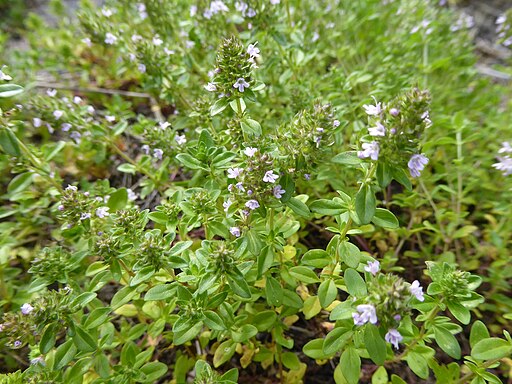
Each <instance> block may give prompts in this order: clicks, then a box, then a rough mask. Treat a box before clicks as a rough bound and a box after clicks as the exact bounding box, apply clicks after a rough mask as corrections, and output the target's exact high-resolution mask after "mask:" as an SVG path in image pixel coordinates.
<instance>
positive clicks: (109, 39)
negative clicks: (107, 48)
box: [105, 32, 117, 45]
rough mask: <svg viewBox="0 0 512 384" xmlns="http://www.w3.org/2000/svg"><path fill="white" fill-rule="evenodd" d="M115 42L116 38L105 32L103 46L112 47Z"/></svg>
mask: <svg viewBox="0 0 512 384" xmlns="http://www.w3.org/2000/svg"><path fill="white" fill-rule="evenodd" d="M116 42H117V36H115V35H114V34H112V33H110V32H107V34H106V35H105V44H109V45H113V44H115V43H116Z"/></svg>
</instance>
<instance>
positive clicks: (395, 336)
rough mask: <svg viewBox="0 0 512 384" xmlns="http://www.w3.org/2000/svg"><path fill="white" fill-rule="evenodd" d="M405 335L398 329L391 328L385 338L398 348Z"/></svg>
mask: <svg viewBox="0 0 512 384" xmlns="http://www.w3.org/2000/svg"><path fill="white" fill-rule="evenodd" d="M403 339H404V338H403V336H402V335H401V334H400V332H398V331H397V330H396V329H394V328H391V329H390V330H389V331H388V333H386V335H385V336H384V340H386V341H387V342H388V343H391V344H393V346H394V347H395V349H398V343H400V342H401V341H402V340H403Z"/></svg>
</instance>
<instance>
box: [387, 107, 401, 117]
mask: <svg viewBox="0 0 512 384" xmlns="http://www.w3.org/2000/svg"><path fill="white" fill-rule="evenodd" d="M389 113H390V114H391V116H395V117H396V116H398V114H399V113H400V111H399V110H398V109H396V108H391V109H390V110H389Z"/></svg>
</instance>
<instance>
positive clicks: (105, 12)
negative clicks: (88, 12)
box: [101, 8, 114, 17]
mask: <svg viewBox="0 0 512 384" xmlns="http://www.w3.org/2000/svg"><path fill="white" fill-rule="evenodd" d="M101 13H102V14H103V16H105V17H110V16H112V15H113V14H114V12H112V10H111V9H110V8H102V9H101Z"/></svg>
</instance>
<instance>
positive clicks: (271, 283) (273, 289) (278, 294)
mask: <svg viewBox="0 0 512 384" xmlns="http://www.w3.org/2000/svg"><path fill="white" fill-rule="evenodd" d="M265 296H266V297H267V303H268V304H269V305H273V306H276V307H279V306H281V305H282V304H283V288H282V287H281V284H279V282H278V281H277V280H276V279H274V278H273V277H271V276H267V278H266V283H265Z"/></svg>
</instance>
